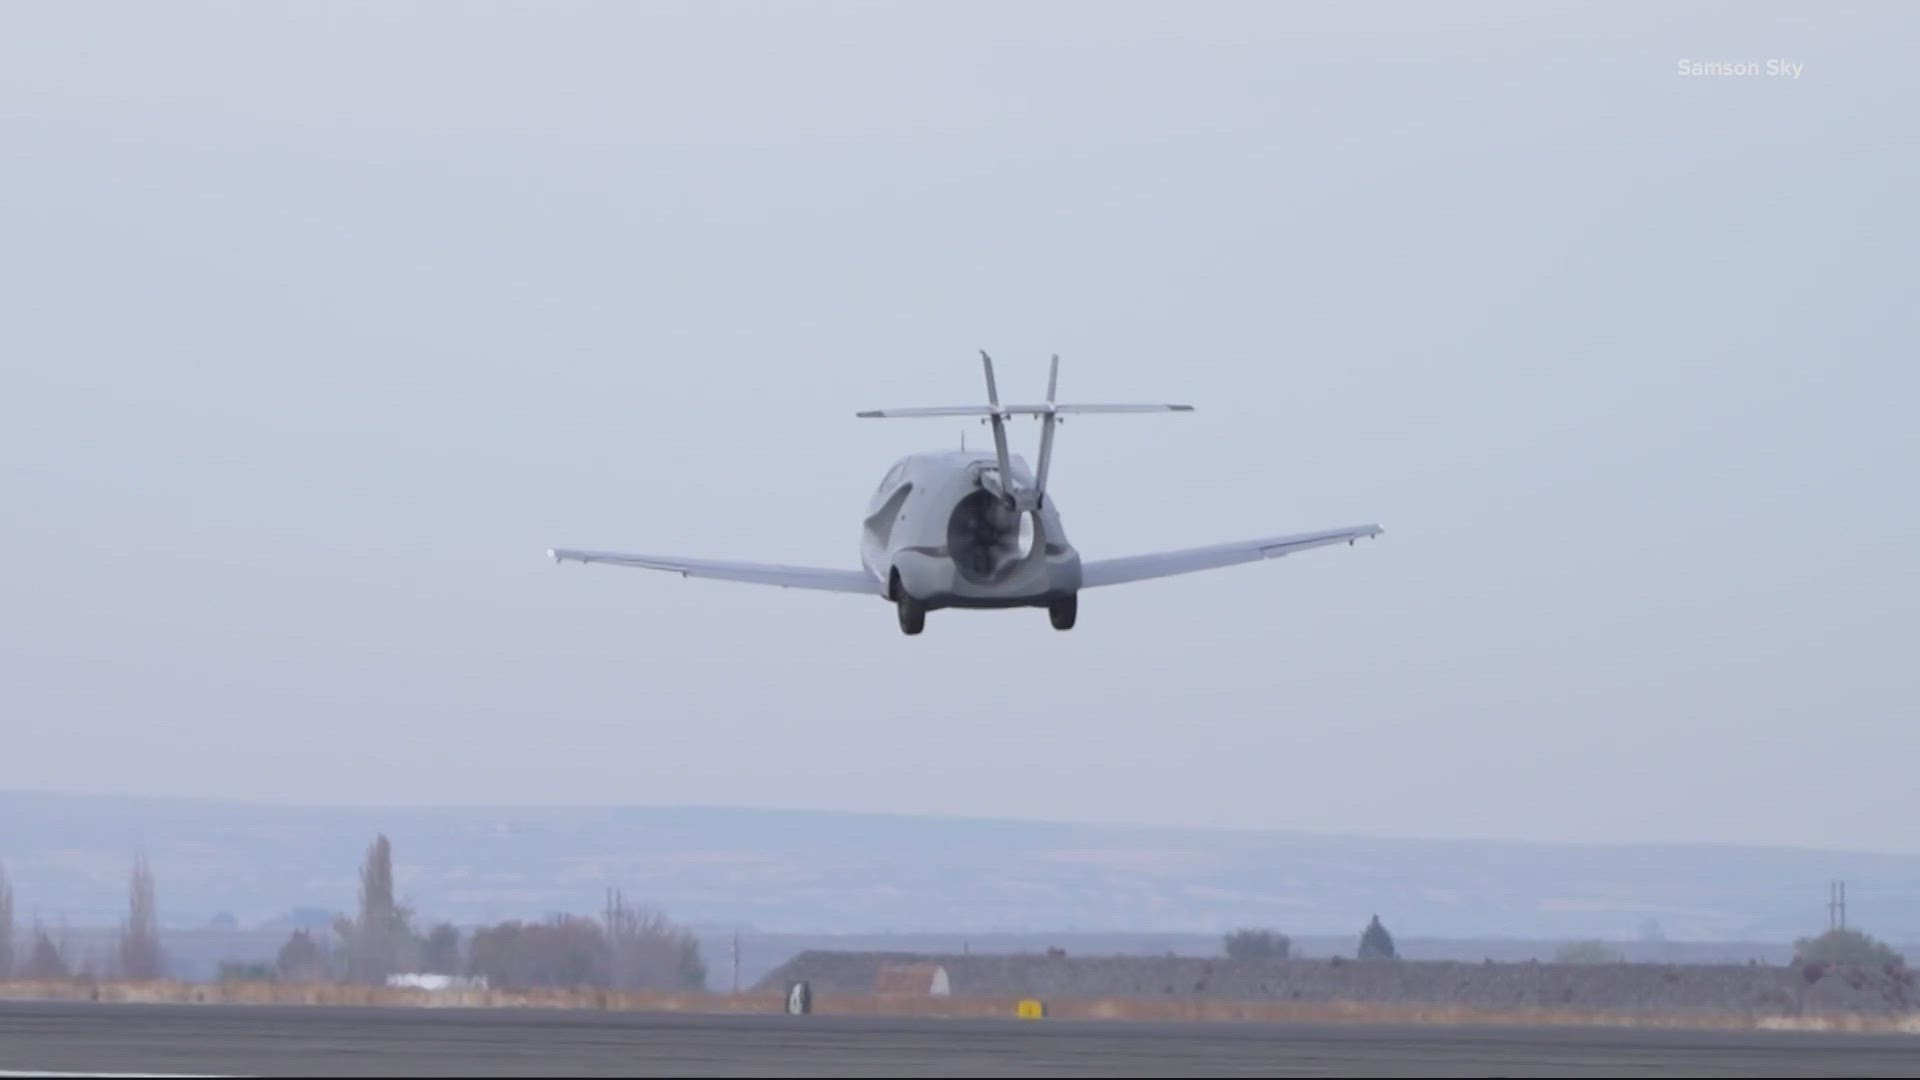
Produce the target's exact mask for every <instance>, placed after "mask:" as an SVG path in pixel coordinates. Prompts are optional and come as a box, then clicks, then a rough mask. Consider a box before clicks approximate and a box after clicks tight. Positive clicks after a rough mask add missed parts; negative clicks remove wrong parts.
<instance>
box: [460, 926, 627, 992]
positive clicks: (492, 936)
mask: <svg viewBox="0 0 1920 1080" xmlns="http://www.w3.org/2000/svg"><path fill="white" fill-rule="evenodd" d="M468 954H469V958H468V961H467V963H468V967H469V970H470V972H471V973H472V974H474V975H480V976H484V977H485V978H486V980H487V985H489V986H493V987H501V988H507V989H516V990H517V989H527V988H534V987H542V988H544V987H577V986H602V987H603V986H606V985H607V983H608V981H609V980H608V972H607V961H608V956H607V937H606V934H605V933H603V932H602V931H601V929H600V924H599V923H596V922H594V921H593V920H592V919H589V918H586V917H584V916H580V915H556V916H554V917H552V918H550V919H548V920H547V921H545V922H541V923H521V922H505V923H501V924H499V925H498V926H489V927H484V928H482V929H479V930H476V931H474V933H473V938H472V941H471V944H470V945H469V946H468Z"/></svg>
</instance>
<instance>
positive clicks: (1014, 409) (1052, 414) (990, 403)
mask: <svg viewBox="0 0 1920 1080" xmlns="http://www.w3.org/2000/svg"><path fill="white" fill-rule="evenodd" d="M980 362H981V364H982V365H983V366H984V368H985V369H986V376H987V404H985V405H934V406H928V407H921V408H909V409H869V410H867V411H865V412H860V413H855V414H854V415H855V416H858V417H861V418H864V419H882V420H890V419H908V418H915V417H929V416H978V417H981V418H982V419H984V420H986V421H988V422H990V423H991V424H993V448H994V452H995V454H996V455H997V456H998V457H999V459H1000V477H1001V482H1002V485H1003V488H1004V490H1005V491H1007V492H1008V495H1007V498H1008V502H1009V505H1012V506H1016V507H1020V508H1022V509H1031V508H1036V507H1038V506H1039V505H1040V504H1041V503H1042V502H1043V501H1044V500H1045V498H1046V490H1047V468H1048V466H1049V465H1050V464H1052V460H1053V428H1054V425H1055V424H1057V423H1059V422H1060V420H1059V418H1060V417H1062V416H1067V415H1071V414H1093V413H1149V412H1192V411H1193V406H1191V405H1056V404H1054V401H1053V395H1054V391H1055V389H1056V388H1057V387H1058V386H1059V383H1060V355H1059V354H1058V353H1055V354H1054V356H1053V363H1052V366H1051V367H1050V368H1049V370H1048V372H1047V400H1046V401H1045V402H1044V403H1043V404H1039V405H1002V404H1000V388H999V386H998V385H996V384H995V382H994V378H993V357H991V356H988V355H987V353H986V350H985V349H982V350H981V351H980ZM1009 416H1033V417H1038V418H1039V420H1040V467H1039V470H1038V471H1037V472H1036V473H1035V474H1034V486H1033V490H1032V491H1026V490H1021V491H1017V492H1016V491H1014V485H1013V472H1012V466H1011V462H1009V460H1008V458H1007V429H1006V419H1007V417H1009ZM1023 503H1024V504H1028V505H1026V506H1021V504H1023Z"/></svg>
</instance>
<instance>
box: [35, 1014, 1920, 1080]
mask: <svg viewBox="0 0 1920 1080" xmlns="http://www.w3.org/2000/svg"><path fill="white" fill-rule="evenodd" d="M37 1070H45V1071H58V1072H96V1073H97V1072H144V1073H200V1074H207V1073H215V1074H218V1073H226V1074H252V1075H316V1076H317V1075H321V1074H330V1075H336V1076H353V1075H367V1074H386V1075H406V1074H415V1075H449V1074H452V1075H470V1076H473V1075H540V1074H548V1075H561V1074H565V1075H574V1076H579V1075H595V1074H598V1075H628V1076H659V1075H672V1076H728V1075H735V1076H738V1075H759V1076H801V1075H823V1074H835V1075H843V1076H845V1075H860V1076H881V1075H908V1076H912V1075H916V1074H920V1075H925V1074H938V1075H945V1076H1012V1075H1023V1076H1068V1075H1093V1074H1099V1075H1137V1076H1148V1075H1152V1076H1180V1075H1212V1076H1223V1075H1224V1076H1236V1075H1237V1076H1332V1075H1344V1076H1380V1075H1408V1074H1417V1075H1426V1076H1435V1075H1448V1076H1539V1075H1559V1076H1601V1075H1613V1076H1659V1075H1690V1076H1707V1075H1720V1076H1732V1075H1748V1076H1763V1075H1764V1076H1793V1075H1799V1076H1815V1075H1820V1076H1835V1075H1846V1076H1871V1075H1884V1076H1894V1075H1899V1076H1912V1075H1916V1074H1920V1036H1913V1037H1908V1036H1864V1035H1862V1036H1845V1035H1789V1034H1779V1035H1773V1034H1766V1035H1761V1034H1753V1035H1748V1034H1702V1033H1692V1032H1687V1033H1680V1032H1662V1031H1622V1030H1616V1029H1521V1028H1503V1029H1493V1028H1362V1027H1334V1026H1294V1025H1279V1024H1224V1023H1209V1024H1180V1023H1159V1022H1133V1021H1061V1020H1040V1021H1015V1020H922V1019H891V1018H879V1017H846V1016H684V1015H681V1016H676V1015H671V1014H652V1013H648V1014H637V1013H599V1012H562V1011H548V1010H530V1009H529V1010H521V1009H487V1010H481V1009H335V1008H318V1007H294V1008H283V1007H243V1006H224V1005H156V1006H148V1005H67V1004H21V1003H0V1071H37Z"/></svg>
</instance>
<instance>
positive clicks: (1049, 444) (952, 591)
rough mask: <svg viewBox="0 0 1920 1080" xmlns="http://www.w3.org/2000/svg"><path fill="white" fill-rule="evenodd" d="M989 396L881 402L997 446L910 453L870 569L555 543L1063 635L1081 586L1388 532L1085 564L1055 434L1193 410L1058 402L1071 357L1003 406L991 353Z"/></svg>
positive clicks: (574, 554)
mask: <svg viewBox="0 0 1920 1080" xmlns="http://www.w3.org/2000/svg"><path fill="white" fill-rule="evenodd" d="M980 360H981V364H982V370H983V372H984V374H985V375H986V380H987V404H985V405H939V406H933V407H931V408H910V409H872V410H869V411H866V412H861V413H856V414H855V415H857V416H862V417H872V418H887V417H940V418H949V419H951V418H957V417H966V418H969V419H973V418H978V419H980V420H981V421H982V422H983V423H987V424H990V425H992V428H993V451H992V452H988V451H986V450H976V451H967V450H946V451H934V452H931V453H923V454H909V455H908V456H906V457H903V458H901V459H900V460H898V461H896V462H894V465H893V468H891V469H889V470H888V471H887V475H886V477H885V478H884V479H882V480H881V481H880V487H879V488H878V489H877V490H876V491H874V493H873V497H872V498H871V499H870V500H868V502H867V513H866V517H865V518H864V519H863V520H862V522H861V527H860V569H858V570H854V569H844V570H842V569H837V568H831V567H816V566H790V565H786V564H783V563H761V562H744V561H741V560H738V559H716V558H706V557H696V556H683V555H643V554H634V553H629V552H618V551H582V550H577V549H573V548H549V549H548V551H547V554H548V555H550V556H552V557H553V559H554V560H555V561H556V562H581V563H607V564H611V565H614V566H632V567H638V568H640V569H643V570H664V571H668V572H670V573H676V574H679V575H681V576H682V577H704V578H717V579H719V580H722V581H740V582H747V583H749V584H754V585H777V586H779V587H780V588H783V589H817V590H821V591H825V592H838V593H853V594H856V595H863V596H877V597H881V598H883V599H885V600H887V601H889V602H891V603H892V604H893V605H894V609H895V611H896V613H897V615H898V617H899V620H900V630H901V632H902V633H905V634H918V633H920V632H921V630H923V629H925V627H926V620H927V612H929V611H932V610H935V609H937V608H1011V607H1043V608H1046V609H1047V618H1048V620H1049V621H1050V622H1052V624H1053V628H1054V629H1056V630H1070V629H1072V628H1073V626H1074V622H1075V620H1076V619H1077V618H1078V617H1079V610H1080V591H1081V590H1082V589H1093V588H1100V587H1103V586H1108V585H1123V584H1126V583H1127V582H1132V581H1145V580H1148V579H1150V578H1160V577H1170V576H1173V575H1175V574H1190V573H1194V572H1196V571H1200V570H1213V569H1216V568H1218V567H1222V566H1233V565H1235V564H1238V563H1247V562H1258V561H1260V560H1262V559H1277V558H1280V557H1282V556H1284V555H1291V554H1293V553H1294V552H1298V551H1306V550H1308V549H1310V548H1317V547H1324V546H1327V545H1329V544H1342V543H1344V544H1351V543H1353V542H1354V541H1355V540H1360V539H1365V538H1367V537H1372V536H1378V535H1379V534H1380V527H1379V526H1378V525H1352V526H1347V527H1344V528H1338V529H1322V530H1320V531H1318V532H1309V533H1294V534H1292V535H1289V536H1265V537H1258V538H1256V539H1252V540H1235V541H1230V542H1228V543H1224V544H1208V545H1206V546H1205V547H1195V548H1181V549H1179V550H1176V551H1155V552H1148V553H1146V554H1142V555H1126V556H1121V557H1119V558H1113V559H1096V560H1094V561H1091V562H1083V561H1082V560H1081V558H1080V553H1079V552H1077V551H1075V550H1074V549H1073V545H1072V544H1070V543H1068V542H1067V532H1066V529H1065V528H1063V527H1062V526H1061V524H1060V511H1059V508H1058V507H1056V506H1055V505H1054V502H1053V496H1052V494H1051V493H1050V492H1048V490H1047V472H1048V468H1049V466H1050V465H1051V463H1052V459H1053V437H1054V429H1055V428H1056V426H1057V425H1058V424H1059V423H1060V421H1061V419H1062V418H1063V417H1067V416H1085V415H1101V414H1117V413H1160V412H1175V413H1179V412H1191V411H1192V409H1193V407H1192V406H1190V405H1062V404H1056V403H1055V402H1054V390H1055V387H1056V385H1057V383H1058V381H1059V376H1060V358H1059V357H1057V356H1056V357H1054V358H1053V365H1052V367H1051V368H1050V369H1049V371H1048V373H1047V397H1046V400H1045V401H1044V402H1040V403H1033V404H1004V405H1003V404H1001V402H1000V391H999V388H998V386H997V385H996V384H995V382H994V378H993V360H992V359H991V358H990V357H988V356H987V354H986V353H984V352H983V353H981V354H980ZM1014 417H1033V418H1035V419H1037V420H1039V421H1040V467H1039V470H1038V474H1037V475H1036V474H1035V473H1033V472H1030V471H1028V469H1027V463H1026V462H1025V461H1024V460H1022V459H1021V458H1020V456H1019V455H1017V454H1014V453H1012V452H1011V451H1009V450H1008V448H1007V423H1008V421H1009V420H1010V419H1012V418H1014Z"/></svg>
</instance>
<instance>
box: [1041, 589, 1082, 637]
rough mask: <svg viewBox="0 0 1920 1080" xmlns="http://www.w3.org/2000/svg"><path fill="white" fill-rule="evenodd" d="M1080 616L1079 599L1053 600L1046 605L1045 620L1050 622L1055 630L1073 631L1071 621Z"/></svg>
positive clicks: (1076, 597)
mask: <svg viewBox="0 0 1920 1080" xmlns="http://www.w3.org/2000/svg"><path fill="white" fill-rule="evenodd" d="M1079 615H1080V598H1079V597H1078V596H1069V597H1067V598H1066V599H1065V600H1055V601H1054V602H1053V603H1051V604H1048V605H1047V618H1048V619H1049V620H1050V621H1052V623H1053V628H1054V629H1055V630H1071V629H1073V621H1074V620H1075V619H1076V618H1078V617H1079Z"/></svg>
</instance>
